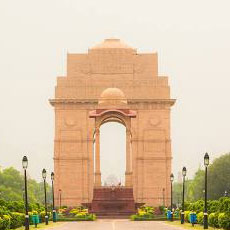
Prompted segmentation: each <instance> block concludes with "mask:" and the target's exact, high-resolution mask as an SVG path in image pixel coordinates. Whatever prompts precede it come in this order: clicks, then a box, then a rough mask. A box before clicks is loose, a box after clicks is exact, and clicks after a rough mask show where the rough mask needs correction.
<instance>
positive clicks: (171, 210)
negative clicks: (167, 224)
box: [170, 173, 174, 221]
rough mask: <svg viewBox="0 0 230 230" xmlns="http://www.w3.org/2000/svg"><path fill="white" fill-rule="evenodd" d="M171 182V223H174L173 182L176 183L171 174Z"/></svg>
mask: <svg viewBox="0 0 230 230" xmlns="http://www.w3.org/2000/svg"><path fill="white" fill-rule="evenodd" d="M170 181H171V221H173V186H172V184H173V181H174V175H173V173H171V175H170Z"/></svg>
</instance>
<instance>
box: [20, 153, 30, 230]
mask: <svg viewBox="0 0 230 230" xmlns="http://www.w3.org/2000/svg"><path fill="white" fill-rule="evenodd" d="M22 167H23V169H24V181H25V214H26V215H25V230H29V228H30V222H29V214H28V196H27V175H26V169H27V167H28V159H27V157H26V156H24V157H23V158H22Z"/></svg>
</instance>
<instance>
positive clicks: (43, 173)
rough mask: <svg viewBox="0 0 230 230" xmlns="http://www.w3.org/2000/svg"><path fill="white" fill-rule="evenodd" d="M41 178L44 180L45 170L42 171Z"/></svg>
mask: <svg viewBox="0 0 230 230" xmlns="http://www.w3.org/2000/svg"><path fill="white" fill-rule="evenodd" d="M42 178H43V180H45V179H46V170H45V169H43V170H42Z"/></svg>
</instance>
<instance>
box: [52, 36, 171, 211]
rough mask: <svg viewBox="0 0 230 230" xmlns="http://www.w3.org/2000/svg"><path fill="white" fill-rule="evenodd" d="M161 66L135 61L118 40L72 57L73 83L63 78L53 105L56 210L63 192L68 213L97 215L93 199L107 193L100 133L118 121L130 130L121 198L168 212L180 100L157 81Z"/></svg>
mask: <svg viewBox="0 0 230 230" xmlns="http://www.w3.org/2000/svg"><path fill="white" fill-rule="evenodd" d="M157 62H158V58H157V53H144V54H143V53H137V51H136V49H133V48H132V47H129V46H128V45H126V44H124V43H123V42H121V41H120V40H119V39H106V40H105V41H104V42H102V43H101V44H99V45H97V46H95V47H92V48H90V49H89V51H88V53H86V54H67V76H61V77H58V78H57V86H56V89H55V99H51V100H50V103H51V105H53V106H54V109H55V140H54V170H55V175H56V177H55V178H56V179H55V199H56V202H58V200H59V196H60V191H61V193H62V194H61V197H62V204H63V205H68V206H76V205H80V204H87V205H89V206H90V205H92V206H95V207H97V205H98V204H96V205H94V204H93V202H94V201H95V199H96V198H95V197H97V194H99V192H100V191H104V192H106V190H105V188H103V186H102V184H101V171H100V126H101V125H102V124H104V123H106V122H109V121H116V122H119V123H121V124H123V125H124V126H125V127H126V172H125V186H124V188H122V189H123V190H122V191H123V192H124V193H125V191H127V193H126V194H131V195H132V196H133V198H132V199H133V201H134V202H135V203H136V204H138V203H139V204H143V203H146V204H148V205H153V206H159V205H162V204H163V203H166V204H169V199H170V173H171V160H172V154H171V138H170V110H171V106H172V105H173V104H174V103H175V100H173V99H171V98H170V87H169V85H168V78H167V77H165V76H159V75H158V63H157ZM94 142H95V157H94V150H93V144H94ZM94 160H95V162H94ZM94 165H95V168H94ZM103 189H104V190H103ZM101 194H102V193H101ZM131 195H130V196H131ZM98 196H99V195H98ZM113 196H114V195H113ZM119 196H123V195H122V194H121V193H120V195H119ZM124 196H126V195H124ZM122 199H123V198H122ZM122 199H121V200H122ZM130 199H131V198H130ZM163 199H165V200H163ZM104 207H105V206H104ZM130 207H131V206H130ZM97 208H98V207H97ZM130 210H131V209H130Z"/></svg>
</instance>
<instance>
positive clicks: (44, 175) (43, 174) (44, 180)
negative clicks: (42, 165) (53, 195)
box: [42, 169, 48, 225]
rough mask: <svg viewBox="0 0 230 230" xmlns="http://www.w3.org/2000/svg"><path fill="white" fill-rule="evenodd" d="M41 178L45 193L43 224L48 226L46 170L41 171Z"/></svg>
mask: <svg viewBox="0 0 230 230" xmlns="http://www.w3.org/2000/svg"><path fill="white" fill-rule="evenodd" d="M42 178H43V182H44V193H45V212H46V215H45V222H46V225H48V214H47V198H46V170H45V169H43V170H42Z"/></svg>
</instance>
